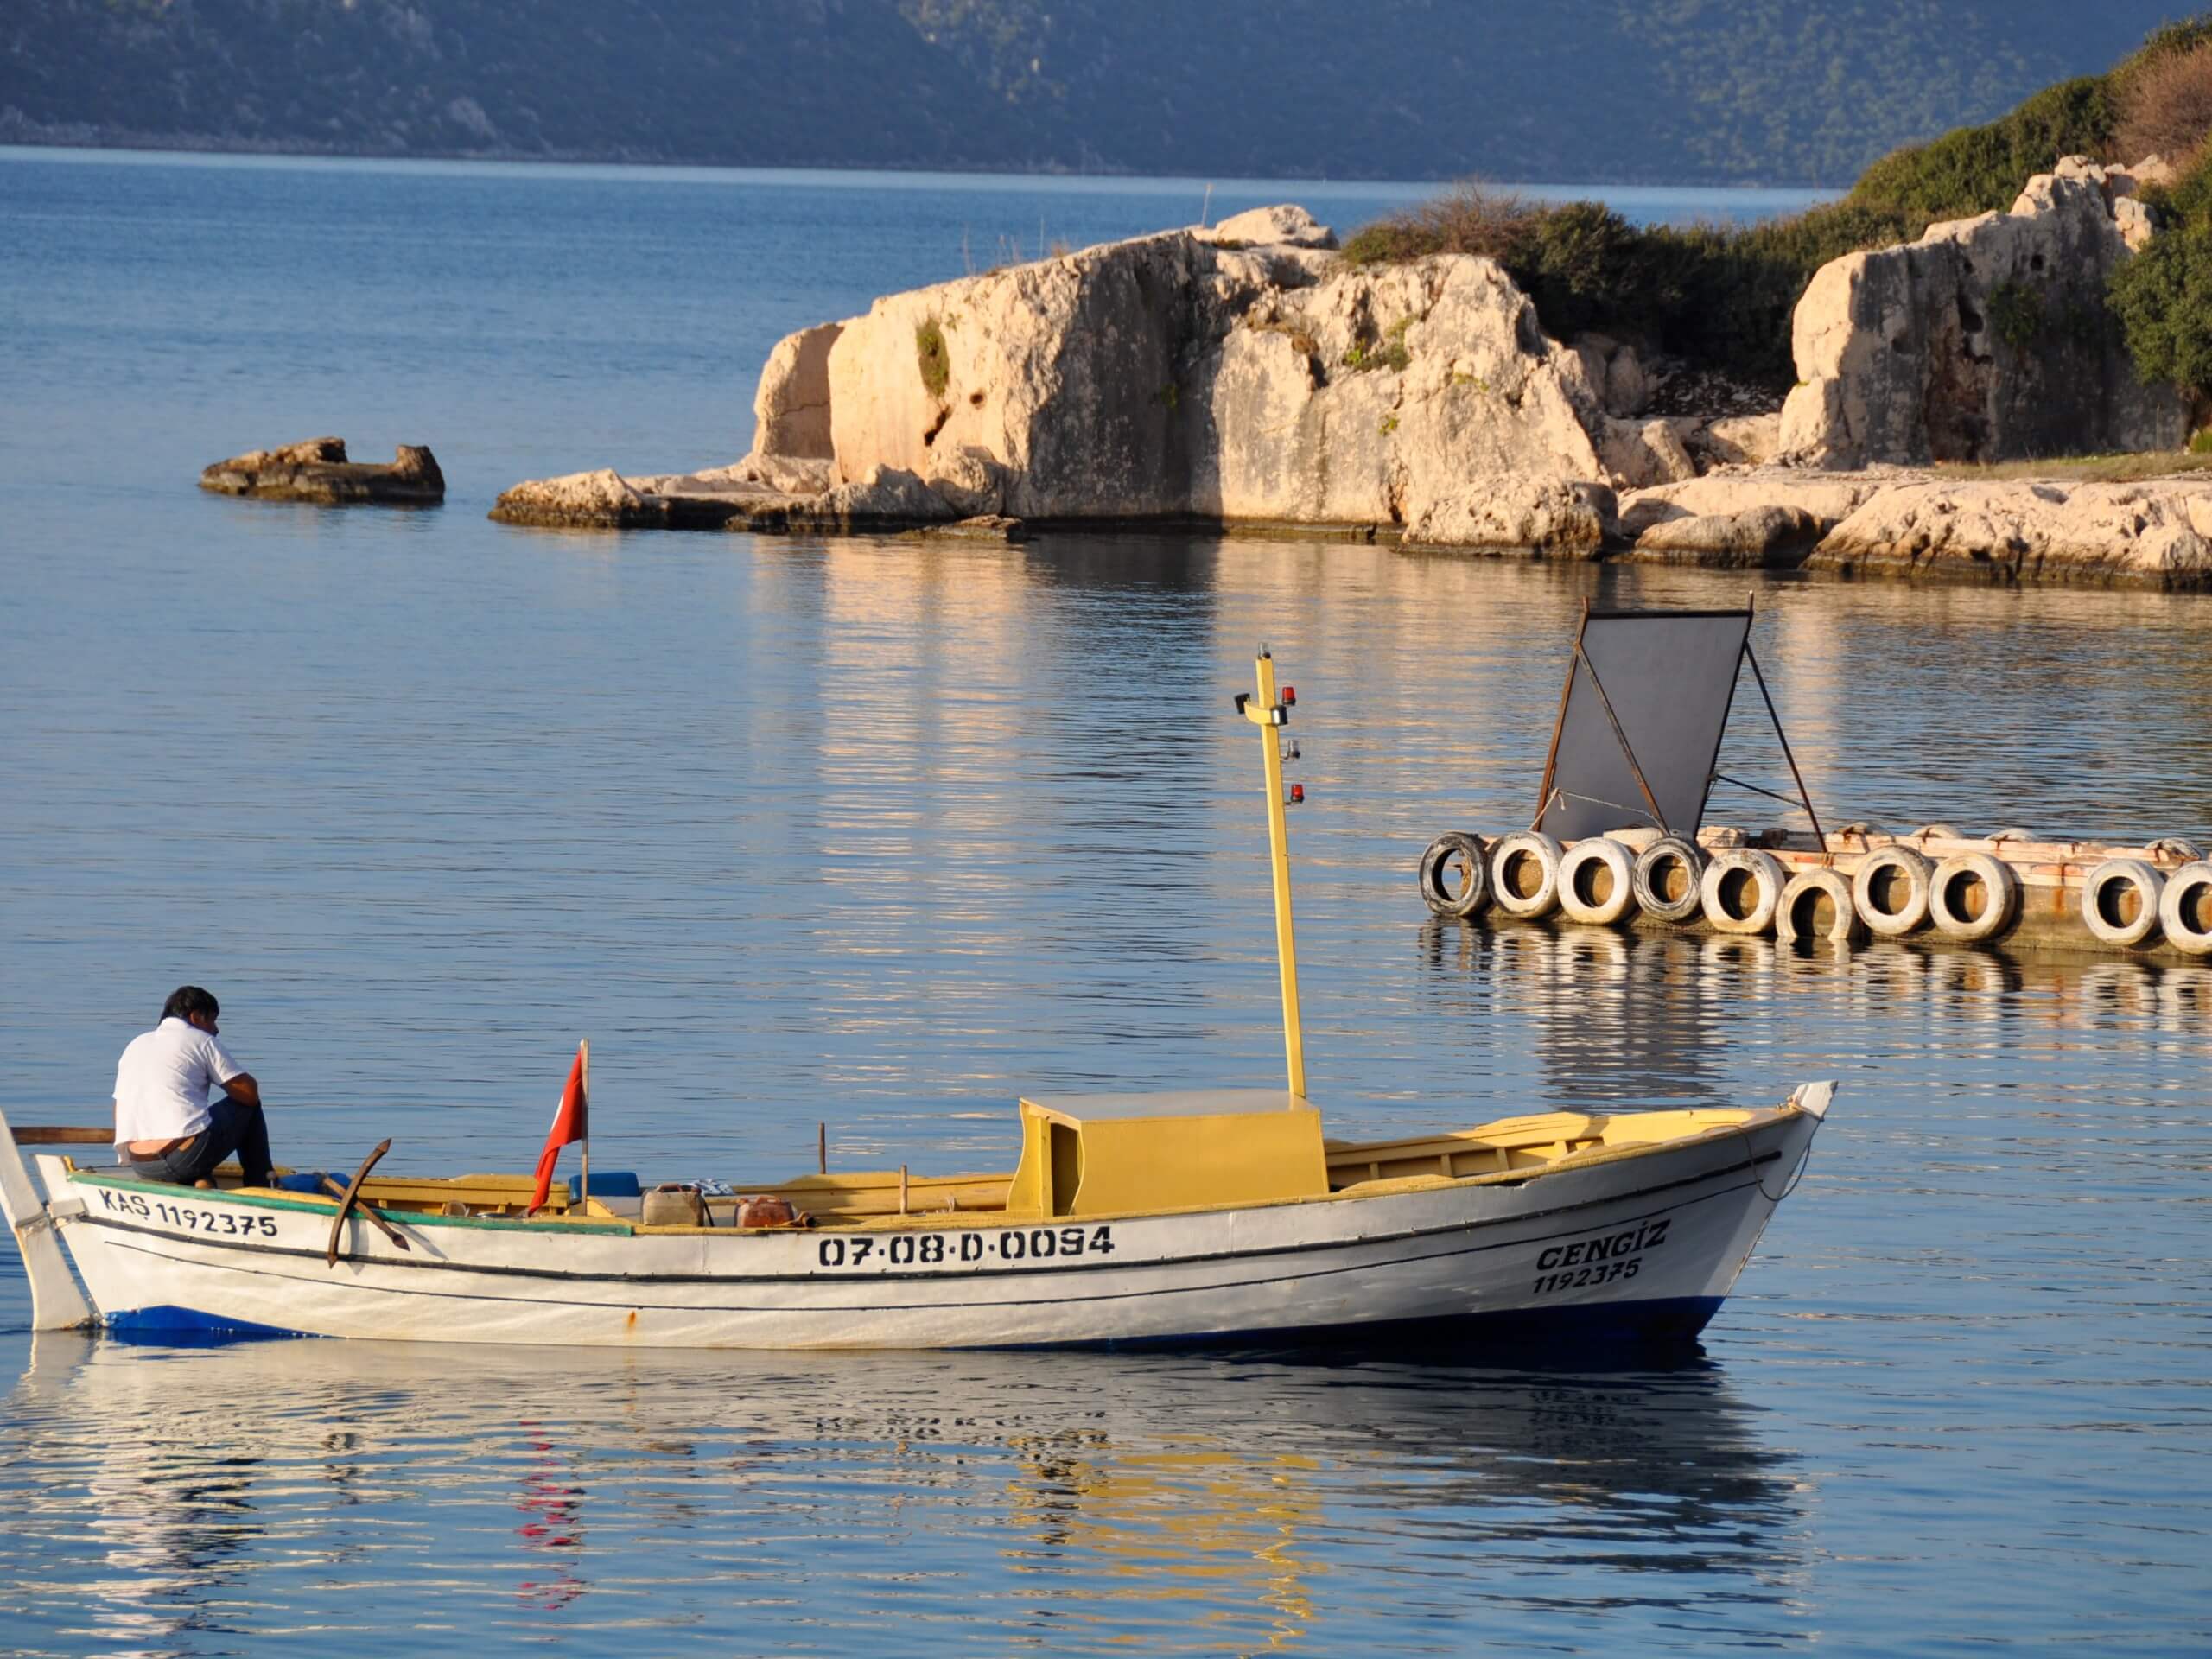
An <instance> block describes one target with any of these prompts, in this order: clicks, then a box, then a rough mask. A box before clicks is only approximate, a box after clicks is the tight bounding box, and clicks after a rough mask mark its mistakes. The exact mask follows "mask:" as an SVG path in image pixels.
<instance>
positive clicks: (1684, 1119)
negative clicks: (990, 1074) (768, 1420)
mask: <svg viewBox="0 0 2212 1659" xmlns="http://www.w3.org/2000/svg"><path fill="white" fill-rule="evenodd" d="M1775 1115H1776V1109H1771V1108H1769V1109H1729V1108H1698V1109H1683V1110H1669V1111H1630V1112H1620V1113H1613V1114H1608V1115H1604V1116H1597V1115H1592V1114H1587V1113H1581V1112H1548V1113H1541V1114H1537V1115H1535V1116H1522V1117H1510V1118H1501V1119H1498V1120H1496V1121H1494V1122H1489V1123H1484V1124H1480V1125H1478V1126H1475V1127H1473V1128H1465V1129H1455V1130H1449V1131H1445V1132H1441V1133H1436V1134H1430V1135H1414V1136H1408V1137H1400V1138H1396V1139H1391V1140H1385V1141H1338V1140H1327V1141H1323V1142H1322V1147H1323V1154H1324V1158H1325V1167H1326V1171H1327V1189H1326V1191H1325V1192H1310V1193H1306V1194H1304V1195H1301V1196H1299V1197H1296V1198H1290V1199H1288V1200H1284V1201H1288V1202H1306V1203H1311V1202H1325V1201H1327V1200H1329V1199H1333V1198H1364V1197H1370V1196H1377V1195H1380V1194H1382V1193H1384V1192H1393V1191H1411V1190H1418V1189H1420V1188H1423V1187H1433V1186H1440V1185H1446V1184H1451V1183H1478V1182H1485V1183H1497V1184H1501V1185H1503V1184H1510V1183H1516V1182H1519V1181H1522V1180H1526V1179H1529V1178H1530V1177H1531V1176H1533V1175H1537V1174H1541V1173H1547V1172H1550V1171H1553V1170H1556V1169H1559V1168H1560V1167H1562V1166H1566V1165H1567V1164H1568V1163H1569V1162H1570V1161H1572V1162H1574V1163H1577V1164H1580V1163H1586V1162H1592V1161H1596V1160H1601V1159H1602V1160H1611V1159H1614V1158H1618V1157H1624V1156H1634V1155H1636V1154H1638V1153H1640V1152H1647V1151H1650V1150H1652V1149H1655V1148H1656V1147H1661V1146H1665V1145H1669V1144H1676V1143H1680V1142H1681V1141H1686V1140H1691V1139H1696V1138H1699V1137H1701V1136H1704V1135H1711V1134H1713V1133H1716V1132H1718V1133H1730V1132H1733V1131H1737V1130H1739V1129H1742V1128H1746V1127H1748V1126H1750V1125H1751V1124H1752V1123H1754V1122H1758V1121H1761V1120H1764V1119H1766V1118H1769V1117H1771V1116H1775ZM72 1167H75V1165H74V1162H73V1160H72ZM87 1167H88V1173H92V1174H95V1175H96V1176H98V1177H99V1179H101V1180H103V1181H104V1182H115V1181H123V1182H128V1183H130V1185H144V1186H148V1187H161V1188H162V1190H164V1191H171V1190H178V1189H171V1188H168V1187H167V1186H166V1185H164V1184H163V1183H160V1182H157V1181H142V1180H139V1179H136V1178H134V1177H131V1176H130V1175H129V1174H128V1173H125V1172H123V1171H120V1170H118V1171H109V1170H105V1169H100V1168H99V1167H98V1166H87ZM278 1173H279V1174H280V1175H282V1174H284V1173H289V1172H287V1171H283V1170H280V1171H279V1172H278ZM1017 1176H1018V1172H1006V1173H974V1174H952V1175H921V1174H914V1173H910V1172H909V1171H906V1170H903V1169H890V1170H858V1171H831V1172H827V1173H812V1174H804V1175H798V1176H795V1177H790V1178H786V1179H779V1180H767V1181H734V1182H729V1183H727V1185H730V1186H731V1187H732V1188H733V1189H734V1192H733V1194H732V1195H731V1196H713V1195H710V1196H709V1197H707V1198H706V1200H705V1202H706V1205H707V1207H708V1211H709V1227H708V1228H705V1229H702V1228H699V1227H696V1226H692V1225H681V1226H652V1227H648V1226H645V1224H642V1223H641V1222H640V1221H639V1218H638V1213H637V1211H638V1204H639V1201H638V1200H636V1199H631V1200H628V1201H627V1202H624V1201H623V1200H620V1199H616V1200H614V1201H613V1203H611V1204H610V1203H608V1202H607V1201H605V1200H602V1199H600V1198H591V1199H588V1200H586V1201H584V1202H583V1203H581V1204H579V1203H578V1202H577V1201H576V1200H575V1195H574V1192H573V1190H572V1189H571V1188H570V1186H569V1184H568V1183H566V1182H557V1183H556V1184H555V1185H554V1187H553V1189H552V1192H551V1195H550V1203H549V1205H548V1207H547V1208H546V1209H545V1210H543V1211H540V1212H539V1213H538V1214H537V1216H535V1217H527V1216H526V1214H525V1212H526V1211H527V1208H528V1205H529V1203H530V1199H531V1192H532V1189H533V1187H534V1185H535V1183H534V1181H533V1179H532V1178H531V1177H530V1176H528V1175H524V1174H495V1173H477V1174H467V1175H458V1176H453V1177H449V1178H429V1177H411V1176H404V1175H391V1176H378V1175H372V1176H370V1177H369V1178H368V1179H365V1180H364V1181H363V1182H362V1183H361V1186H360V1192H359V1201H360V1202H361V1203H363V1204H365V1205H371V1206H373V1207H374V1208H375V1209H377V1210H379V1211H386V1212H389V1213H391V1214H392V1215H395V1216H404V1217H407V1218H408V1219H409V1220H410V1221H417V1220H419V1221H423V1222H429V1223H431V1224H437V1223H439V1222H453V1221H459V1222H463V1223H467V1222H482V1221H494V1222H504V1223H506V1224H527V1225H530V1226H544V1227H573V1226H575V1225H576V1224H598V1225H607V1224H614V1225H616V1226H618V1227H626V1229H628V1230H632V1231H635V1232H639V1233H655V1234H659V1233H685V1232H699V1231H706V1230H714V1231H721V1232H728V1231H730V1230H732V1229H733V1227H734V1211H735V1209H736V1206H737V1204H738V1203H739V1201H740V1198H741V1197H753V1196H757V1195H763V1194H772V1195H775V1196H779V1197H781V1198H786V1199H788V1200H789V1201H790V1202H791V1204H792V1205H794V1206H795V1207H796V1208H797V1209H798V1210H799V1211H801V1212H803V1213H804V1215H805V1216H806V1217H808V1224H809V1225H810V1226H812V1227H814V1228H816V1229H823V1228H830V1229H861V1228H902V1227H905V1228H912V1227H930V1226H937V1225H947V1224H957V1225H960V1226H963V1227H974V1226H976V1225H978V1224H981V1225H985V1226H988V1225H990V1224H993V1223H1002V1224H1007V1225H1010V1226H1011V1225H1026V1224H1032V1223H1034V1222H1036V1221H1038V1220H1039V1219H1040V1218H1050V1217H1049V1214H1048V1213H1047V1212H1045V1211H1040V1210H1039V1208H1038V1207H1037V1206H1035V1205H1016V1204H1014V1203H1013V1202H1012V1201H1011V1195H1012V1193H1013V1191H1014V1185H1015V1183H1016V1180H1017ZM217 1185H219V1186H220V1187H222V1188H224V1189H226V1191H232V1192H239V1193H241V1194H251V1195H254V1196H265V1197H267V1198H275V1199H280V1200H283V1201H284V1202H285V1203H287V1204H288V1205H305V1206H308V1207H322V1208H328V1209H330V1210H332V1211H335V1209H336V1208H337V1200H336V1199H335V1198H331V1197H328V1196H327V1195H325V1194H321V1193H313V1192H296V1191H292V1190H289V1189H277V1188H268V1189H261V1188H247V1187H245V1186H243V1185H242V1184H241V1182H240V1179H239V1173H238V1170H237V1168H236V1166H225V1167H224V1168H223V1169H222V1170H220V1171H219V1172H218V1176H217ZM1193 1207H1196V1208H1207V1207H1231V1206H1230V1205H1219V1206H1207V1205H1198V1206H1192V1205H1162V1206H1160V1208H1159V1209H1156V1210H1138V1211H1123V1212H1119V1213H1122V1214H1124V1215H1127V1214H1145V1213H1166V1212H1167V1211H1171V1210H1187V1209H1190V1208H1193ZM1064 1213H1065V1211H1052V1212H1050V1214H1064ZM762 1231H767V1229H763V1230H762Z"/></svg>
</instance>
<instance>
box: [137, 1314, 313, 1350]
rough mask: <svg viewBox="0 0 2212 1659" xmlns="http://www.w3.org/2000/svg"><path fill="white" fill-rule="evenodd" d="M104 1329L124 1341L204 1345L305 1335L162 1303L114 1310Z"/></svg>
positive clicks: (300, 1332)
mask: <svg viewBox="0 0 2212 1659" xmlns="http://www.w3.org/2000/svg"><path fill="white" fill-rule="evenodd" d="M103 1328H105V1331H106V1332H107V1334H108V1335H110V1336H111V1337H118V1338H121V1339H122V1340H124V1341H125V1342H156V1343H162V1344H167V1345H168V1346H170V1347H194V1348H196V1347H202V1346H205V1345H207V1344H213V1343H224V1342H262V1341H266V1340H268V1339H269V1338H272V1337H303V1336H305V1335H306V1334H307V1332H304V1331H287V1330H285V1329H284V1328H283V1326H282V1325H256V1324H254V1323H253V1321H251V1319H220V1318H218V1317H217V1316H216V1315H214V1314H213V1313H199V1312H197V1311H195V1310H194V1309H192V1308H189V1307H176V1306H161V1307H134V1308H131V1309H130V1310H129V1311H128V1312H125V1313H111V1314H109V1315H108V1316H107V1318H106V1319H105V1320H104V1321H103Z"/></svg>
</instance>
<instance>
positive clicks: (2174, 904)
mask: <svg viewBox="0 0 2212 1659" xmlns="http://www.w3.org/2000/svg"><path fill="white" fill-rule="evenodd" d="M2158 925H2159V926H2160V927H2161V928H2163V929H2164V930H2165V935H2166V943H2167V944H2171V946H2173V948H2174V949H2175V950H2179V951H2181V952H2183V954H2184V955H2187V956H2192V957H2212V864H2209V863H2205V862H2202V861H2199V862H2197V863H2195V864H2184V865H2183V866H2182V867H2181V868H2179V869H2177V870H2176V871H2175V872H2174V873H2173V874H2171V875H2170V876H2168V877H2167V878H2166V886H2165V890H2164V892H2162V893H2159V895H2158Z"/></svg>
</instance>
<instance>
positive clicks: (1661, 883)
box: [1629, 836, 1705, 923]
mask: <svg viewBox="0 0 2212 1659" xmlns="http://www.w3.org/2000/svg"><path fill="white" fill-rule="evenodd" d="M1704 879H1705V852H1704V849H1702V848H1700V846H1699V845H1698V844H1697V843H1696V842H1694V841H1690V840H1688V839H1687V838H1685V837H1683V836H1661V837H1660V838H1659V839H1658V840H1657V841H1655V842H1652V843H1651V844H1650V845H1649V847H1647V848H1645V849H1643V851H1642V852H1640V853H1638V854H1637V855H1636V868H1635V869H1634V871H1633V872H1631V873H1630V877H1629V886H1630V888H1631V889H1632V890H1633V891H1634V892H1635V893H1636V902H1637V906H1638V907H1639V908H1640V909H1641V910H1642V911H1643V913H1644V914H1645V915H1647V916H1650V917H1654V918H1657V919H1658V920H1660V921H1662V922H1677V923H1679V922H1692V921H1695V920H1696V919H1697V918H1698V914H1699V912H1700V911H1702V910H1703V909H1704V908H1705V895H1704V894H1703V893H1701V892H1700V890H1699V884H1700V882H1701V881H1702V880H1704Z"/></svg>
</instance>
